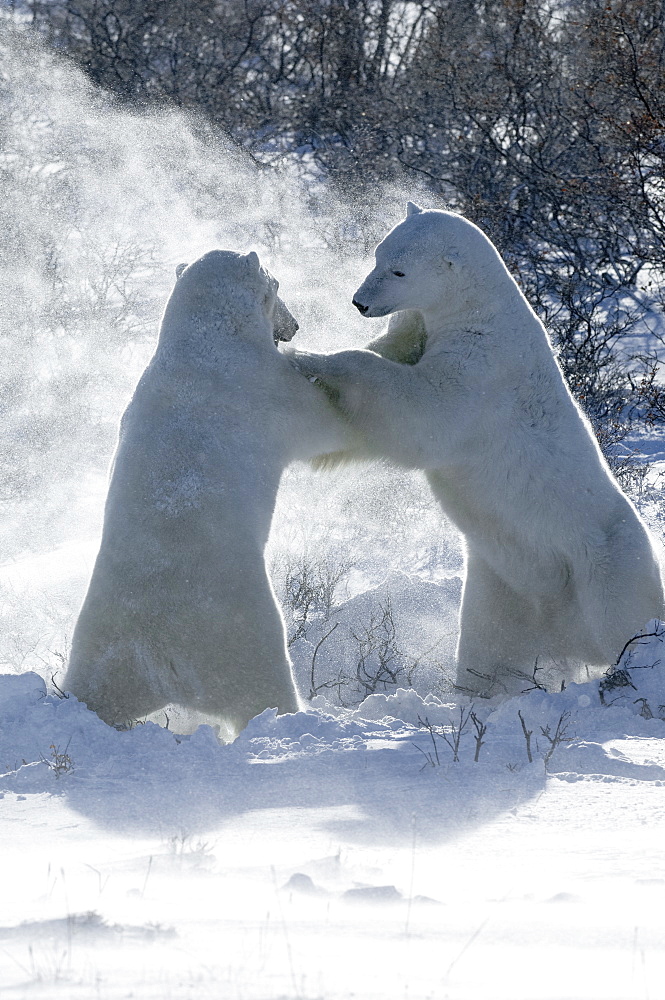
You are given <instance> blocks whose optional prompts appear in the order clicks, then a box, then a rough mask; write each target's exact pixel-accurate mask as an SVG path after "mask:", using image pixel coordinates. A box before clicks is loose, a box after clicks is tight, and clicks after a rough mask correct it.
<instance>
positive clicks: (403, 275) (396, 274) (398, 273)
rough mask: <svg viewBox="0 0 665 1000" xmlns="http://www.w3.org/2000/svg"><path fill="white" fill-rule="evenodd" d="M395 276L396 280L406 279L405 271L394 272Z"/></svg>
mask: <svg viewBox="0 0 665 1000" xmlns="http://www.w3.org/2000/svg"><path fill="white" fill-rule="evenodd" d="M393 274H394V275H395V277H396V278H404V277H406V275H405V274H404V271H393Z"/></svg>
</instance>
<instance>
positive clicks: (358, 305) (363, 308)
mask: <svg viewBox="0 0 665 1000" xmlns="http://www.w3.org/2000/svg"><path fill="white" fill-rule="evenodd" d="M353 305H354V306H355V307H356V309H357V310H358V311H359V312H361V313H362V314H363V316H364V315H365V313H366V312H367V310H368V309H369V306H364V305H363V304H362V302H358V299H354V300H353Z"/></svg>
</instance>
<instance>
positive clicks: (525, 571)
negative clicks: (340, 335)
mask: <svg viewBox="0 0 665 1000" xmlns="http://www.w3.org/2000/svg"><path fill="white" fill-rule="evenodd" d="M354 304H355V305H356V306H357V308H358V309H359V310H360V312H361V313H362V314H363V315H364V316H367V317H377V316H387V315H393V314H395V313H398V312H401V311H402V310H407V311H408V310H416V311H417V312H418V313H420V315H421V316H422V320H423V323H424V330H425V333H426V340H425V344H424V350H423V351H422V354H421V355H420V356H419V358H418V359H417V360H416V361H415V363H412V364H399V363H396V361H395V360H390V357H391V355H388V357H387V358H386V357H381V356H379V355H380V354H386V353H388V352H387V350H386V349H385V348H386V345H388V346H389V341H390V335H389V336H388V338H387V340H385V343H384V340H383V339H379V340H377V341H375V342H374V344H370V347H371V348H373V350H364V351H342V352H340V353H337V354H331V355H313V354H301V353H299V352H296V353H295V355H294V358H295V361H296V363H297V365H298V367H299V368H300V369H301V370H303V371H306V372H307V373H309V374H310V375H318V376H319V377H320V378H321V380H322V382H323V384H324V386H325V387H327V389H328V390H329V393H330V396H331V398H332V399H333V400H334V401H335V403H336V405H337V406H338V407H339V409H340V411H341V412H342V413H344V414H345V415H347V416H348V417H349V418H350V419H351V421H352V423H353V425H354V426H355V428H356V430H357V431H358V433H359V434H360V435H361V436H362V438H363V439H364V442H365V447H366V448H367V449H368V450H370V451H373V453H374V454H376V455H380V456H385V457H388V458H391V459H392V460H393V461H395V462H397V463H399V464H401V465H403V466H406V467H408V468H419V469H424V470H425V472H426V476H427V479H428V481H429V483H430V486H431V488H432V490H433V492H434V494H435V495H436V497H437V499H438V500H439V502H440V504H441V506H442V508H443V510H444V511H445V513H446V514H447V515H448V516H449V517H450V519H451V520H452V521H453V523H454V524H455V525H456V526H457V528H458V529H459V530H460V532H461V533H462V535H463V538H464V541H465V582H464V588H463V595H462V604H461V609H460V623H459V639H458V645H457V685H458V687H459V688H460V689H462V690H463V691H466V692H468V693H470V694H472V695H494V694H496V695H504V696H505V695H510V694H515V693H519V692H520V691H522V690H524V689H525V687H528V686H529V684H528V681H527V677H529V676H530V675H532V674H533V671H534V668H535V666H536V665H538V666H542V667H549V668H550V675H552V672H554V675H555V676H556V673H557V672H558V673H559V676H560V677H562V678H563V679H569V680H570V679H576V676H577V673H578V671H579V670H580V668H581V667H582V666H583V665H585V664H586V665H589V666H591V665H595V666H607V665H609V664H612V663H614V662H615V660H616V658H617V656H618V654H619V653H620V651H621V649H622V647H623V646H624V644H625V643H626V642H627V640H629V639H630V638H631V637H632V636H633V635H634V634H635V633H637V632H639V630H640V629H641V628H642V627H643V626H644V624H645V623H646V622H648V621H649V620H650V619H652V618H655V617H662V615H663V585H662V581H661V573H660V567H659V564H658V560H657V558H656V555H655V552H654V548H653V545H652V541H651V539H650V537H649V533H648V531H647V529H646V526H645V525H644V524H643V522H642V521H641V519H640V517H639V515H638V513H637V511H636V510H635V508H634V507H633V505H632V504H631V503H630V501H629V500H628V499H627V498H626V497H625V496H624V494H623V493H622V492H621V490H620V489H619V487H618V486H617V484H616V482H615V480H614V479H613V477H612V475H611V473H610V471H609V469H608V467H607V464H606V462H605V460H604V458H603V456H602V454H601V452H600V449H599V448H598V445H597V443H596V440H595V437H594V435H593V433H592V430H591V428H590V426H589V423H588V421H587V420H586V418H585V417H584V416H583V414H582V412H581V411H580V409H579V407H578V406H577V405H576V403H575V401H574V400H573V398H572V396H571V394H570V392H569V390H568V388H567V386H566V384H565V382H564V379H563V376H562V374H561V371H560V369H559V366H558V364H557V362H556V359H555V356H554V353H553V351H552V348H551V346H550V343H549V341H548V338H547V335H546V333H545V330H544V328H543V326H542V324H541V323H540V321H539V320H538V318H537V317H536V315H535V313H534V312H533V311H532V309H531V308H530V306H529V304H528V303H527V301H526V299H525V298H524V296H523V295H522V293H521V291H520V290H519V288H518V286H517V285H516V283H515V281H514V280H513V278H512V277H511V275H510V273H509V272H508V270H507V268H506V267H505V265H504V263H503V261H502V259H501V257H500V256H499V254H498V252H497V250H496V248H495V247H494V246H493V244H492V243H491V242H490V240H489V239H488V238H487V237H486V236H485V235H484V233H482V232H481V230H480V229H478V228H477V227H476V226H475V225H473V224H472V223H471V222H469V221H467V220H466V219H464V218H462V217H461V216H459V215H456V214H454V213H452V212H443V211H423V210H421V209H419V208H418V207H417V206H415V205H413V204H411V203H409V207H408V214H407V218H406V219H405V220H403V221H402V222H401V223H400V224H399V225H397V226H396V227H395V228H394V229H393V230H392V231H391V232H390V233H388V235H387V236H386V238H385V239H384V240H383V242H382V243H381V244H380V245H379V246H378V247H377V249H376V267H375V268H374V270H373V271H372V272H371V273H370V274H369V275H368V277H367V278H366V280H365V281H364V282H363V284H362V285H361V287H360V288H359V289H358V291H357V292H356V294H355V297H354ZM406 316H407V317H409V316H411V317H413V313H408V312H407V313H406ZM411 327H412V328H413V331H414V336H418V324H417V323H413V322H412V323H411ZM408 328H409V324H408V323H407V324H406V329H407V333H408ZM402 355H403V359H404V360H410V359H409V358H408V350H407V349H405V347H404V345H402ZM392 357H395V358H397V360H398V361H399V360H402V357H399V356H398V355H396V354H394V353H393V354H392Z"/></svg>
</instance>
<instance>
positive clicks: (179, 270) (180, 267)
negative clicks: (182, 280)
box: [175, 264, 189, 278]
mask: <svg viewBox="0 0 665 1000" xmlns="http://www.w3.org/2000/svg"><path fill="white" fill-rule="evenodd" d="M188 266H189V265H188V264H178V266H177V267H176V269H175V276H176V278H179V277H180V275H181V274H182V272H183V271H184V270H185V268H186V267H188Z"/></svg>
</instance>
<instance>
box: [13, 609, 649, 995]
mask: <svg viewBox="0 0 665 1000" xmlns="http://www.w3.org/2000/svg"><path fill="white" fill-rule="evenodd" d="M649 631H657V632H658V633H659V634H658V635H657V636H653V637H650V638H649V639H646V640H644V641H643V643H641V644H639V645H638V646H637V647H636V649H635V651H634V652H633V653H632V654H631V659H630V662H629V663H628V674H626V675H625V676H624V677H623V679H624V680H626V679H627V678H628V677H630V680H631V684H632V685H633V686H631V684H623V685H622V686H618V687H616V688H613V689H609V690H606V691H605V692H604V695H603V698H604V701H605V702H606V703H607V704H605V705H603V704H601V699H600V697H599V685H598V682H588V683H587V684H585V685H581V686H577V685H571V686H570V687H569V688H568V689H567V690H566V691H564V692H563V693H561V694H546V693H545V692H543V691H539V690H535V691H532V692H530V693H528V694H525V695H523V696H522V697H521V698H519V699H516V700H512V701H510V702H508V703H505V704H504V705H502V706H499V707H495V708H493V709H492V708H491V706H488V705H475V706H472V705H463V706H455V707H450V706H445V705H444V704H442V703H441V702H440V701H439V700H437V699H434V698H432V697H429V698H427V699H425V700H423V699H422V698H420V697H419V696H418V695H416V694H415V693H414V692H405V691H399V692H398V693H397V694H395V695H389V696H386V695H373V696H371V697H370V698H369V699H368V700H366V701H365V702H364V704H363V705H362V706H361V708H360V709H357V710H355V711H353V710H348V709H347V710H344V709H337V710H336V711H335V712H334V713H331V712H328V713H326V712H322V711H320V710H312V711H311V712H307V713H301V714H299V715H295V716H284V717H280V718H276V717H275V714H274V713H273V712H272V711H267V712H265V713H264V714H263V715H262V716H260V717H258V718H257V719H255V720H254V721H253V722H252V723H251V724H250V726H249V727H248V728H247V729H246V730H245V731H244V732H243V733H242V734H241V736H240V737H239V738H238V739H237V740H236V741H235V743H233V744H230V745H226V746H223V745H220V743H219V742H218V740H217V738H216V737H215V734H214V733H213V731H212V730H211V729H210V728H208V727H205V726H204V727H200V728H199V729H197V730H196V731H195V732H194V733H193V734H192V735H191V736H176V735H175V734H174V733H172V732H170V731H169V730H167V729H165V728H163V727H160V726H157V725H154V724H152V723H146V724H145V725H139V726H137V727H136V728H134V729H132V730H130V731H127V732H116V731H115V730H113V729H110V728H109V727H107V726H106V725H104V723H102V722H101V721H100V720H99V719H98V718H97V717H96V716H95V715H93V714H92V713H90V712H88V711H87V710H86V709H85V708H84V707H83V706H82V705H79V704H78V703H77V702H75V701H74V700H73V699H62V698H59V697H58V696H57V695H53V694H47V690H46V686H45V684H44V681H43V680H42V679H41V678H40V677H39V676H38V675H36V674H35V673H32V672H28V673H23V674H17V675H4V676H2V677H0V765H1V769H2V771H3V772H4V773H2V775H0V796H1V798H0V838H1V840H2V844H3V851H2V856H1V857H0V884H1V885H2V893H1V894H0V984H2V986H3V987H4V989H3V990H2V995H3V996H8V997H10V996H11V997H17V998H18V997H29V998H32V997H40V996H43V997H53V998H55V997H57V998H61V997H62V998H78V997H81V998H89V997H90V998H91V997H100V998H116V997H117V998H120V997H136V998H147V997H156V998H157V997H159V998H164V1000H168V998H195V997H196V998H198V997H208V996H209V997H224V998H226V997H228V998H238V1000H240V998H242V1000H267V998H274V1000H277V998H289V1000H291V998H293V1000H296V998H299V1000H324V998H325V1000H333V998H335V1000H337V998H339V1000H342V998H344V1000H346V998H349V997H358V998H366V1000H370V998H381V1000H386V998H395V1000H398V998H405V1000H407V998H408V1000H420V998H422V1000H425V998H436V1000H439V998H447V997H449V998H460V1000H461V998H469V1000H476V998H478V997H482V998H497V1000H498V998H502V1000H503V998H506V1000H522V998H524V1000H535V998H548V1000H554V998H557V1000H560V998H571V1000H572V998H585V1000H586V998H597V1000H615V998H616V1000H626V998H633V997H634V998H657V997H659V996H662V982H663V976H664V974H665V922H664V921H663V918H662V913H663V908H664V907H665V843H664V839H663V830H664V825H663V824H664V821H665V815H664V814H665V742H664V741H663V725H664V723H663V722H662V721H661V719H660V718H658V714H659V713H660V714H661V715H662V714H664V713H665V657H663V653H665V643H664V642H663V637H662V634H660V633H661V632H662V630H661V629H654V628H649ZM661 658H662V659H663V662H662V663H661ZM460 712H461V713H462V721H463V722H464V721H466V726H465V728H464V731H463V732H462V734H461V738H460V744H459V751H458V754H457V756H458V757H459V760H457V761H455V759H454V757H455V753H454V749H453V748H454V743H455V735H456V730H457V729H458V728H459V722H460ZM471 712H473V715H474V716H475V723H476V724H477V725H476V724H474V721H473V719H472V717H471V715H470V713H471ZM640 713H641V714H640ZM648 715H651V716H652V717H651V718H645V716H648ZM520 716H521V718H520ZM522 719H523V720H524V727H523V726H522V722H521V720H522ZM424 723H427V724H428V725H429V726H430V727H431V732H430V730H428V729H427V728H424V725H423V724H424ZM478 726H479V727H482V726H485V727H486V729H485V731H484V732H482V733H481V740H482V745H481V746H480V748H479V753H478V760H477V761H476V760H475V759H474V758H475V756H476V751H477V749H478V733H479V729H478V728H477V727H478ZM557 729H558V735H557ZM525 732H526V733H527V734H528V733H531V734H532V735H531V736H530V737H529V742H528V743H527V738H526V735H525ZM444 737H447V739H446V738H444ZM450 744H452V746H451V745H450ZM553 744H554V746H553ZM529 751H530V755H531V758H532V760H531V762H529V760H528V756H529Z"/></svg>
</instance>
